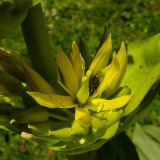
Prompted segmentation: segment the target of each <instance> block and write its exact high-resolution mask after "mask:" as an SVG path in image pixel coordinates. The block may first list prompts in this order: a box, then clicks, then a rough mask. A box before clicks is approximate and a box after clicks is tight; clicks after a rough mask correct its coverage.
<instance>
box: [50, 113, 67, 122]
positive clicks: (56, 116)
mask: <svg viewBox="0 0 160 160" xmlns="http://www.w3.org/2000/svg"><path fill="white" fill-rule="evenodd" d="M49 116H50V117H52V118H55V119H58V120H61V121H65V122H68V119H67V118H65V117H62V116H59V115H57V114H53V113H49Z"/></svg>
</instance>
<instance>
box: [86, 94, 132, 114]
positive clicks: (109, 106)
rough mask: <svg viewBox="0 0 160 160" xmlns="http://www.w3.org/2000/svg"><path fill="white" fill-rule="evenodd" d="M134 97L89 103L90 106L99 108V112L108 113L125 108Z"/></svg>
mask: <svg viewBox="0 0 160 160" xmlns="http://www.w3.org/2000/svg"><path fill="white" fill-rule="evenodd" d="M132 97H133V95H125V96H121V97H118V98H115V99H112V100H106V99H92V100H90V101H89V102H88V105H90V106H93V108H95V107H97V111H98V112H99V111H107V110H113V109H117V108H121V107H123V106H125V105H126V104H127V103H128V102H129V101H130V100H131V98H132Z"/></svg>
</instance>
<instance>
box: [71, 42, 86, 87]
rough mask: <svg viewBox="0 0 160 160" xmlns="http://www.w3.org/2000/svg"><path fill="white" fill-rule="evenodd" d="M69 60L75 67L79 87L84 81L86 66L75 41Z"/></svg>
mask: <svg viewBox="0 0 160 160" xmlns="http://www.w3.org/2000/svg"><path fill="white" fill-rule="evenodd" d="M69 59H70V61H71V64H72V66H73V69H74V72H75V74H76V76H77V79H78V83H79V85H81V80H82V77H83V76H84V70H85V66H84V60H83V58H82V57H81V54H80V52H79V49H78V46H77V44H76V42H74V41H73V43H72V51H71V53H70V54H69Z"/></svg>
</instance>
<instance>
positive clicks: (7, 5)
mask: <svg viewBox="0 0 160 160" xmlns="http://www.w3.org/2000/svg"><path fill="white" fill-rule="evenodd" d="M41 1H42V0H23V1H22V0H5V1H2V0H1V1H0V39H4V38H6V37H7V36H9V35H10V34H12V33H13V32H14V30H15V29H16V28H17V27H18V26H20V25H21V23H22V22H23V21H24V19H25V17H26V15H27V11H28V9H29V8H31V7H32V6H34V5H36V4H38V3H40V2H41Z"/></svg>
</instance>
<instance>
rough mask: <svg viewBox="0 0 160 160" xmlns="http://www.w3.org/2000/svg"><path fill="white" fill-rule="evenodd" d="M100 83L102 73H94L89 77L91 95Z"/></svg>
mask: <svg viewBox="0 0 160 160" xmlns="http://www.w3.org/2000/svg"><path fill="white" fill-rule="evenodd" d="M99 85H100V75H99V74H93V75H91V76H90V77H89V96H92V95H93V93H94V92H95V91H96V90H97V88H98V86H99Z"/></svg>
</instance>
